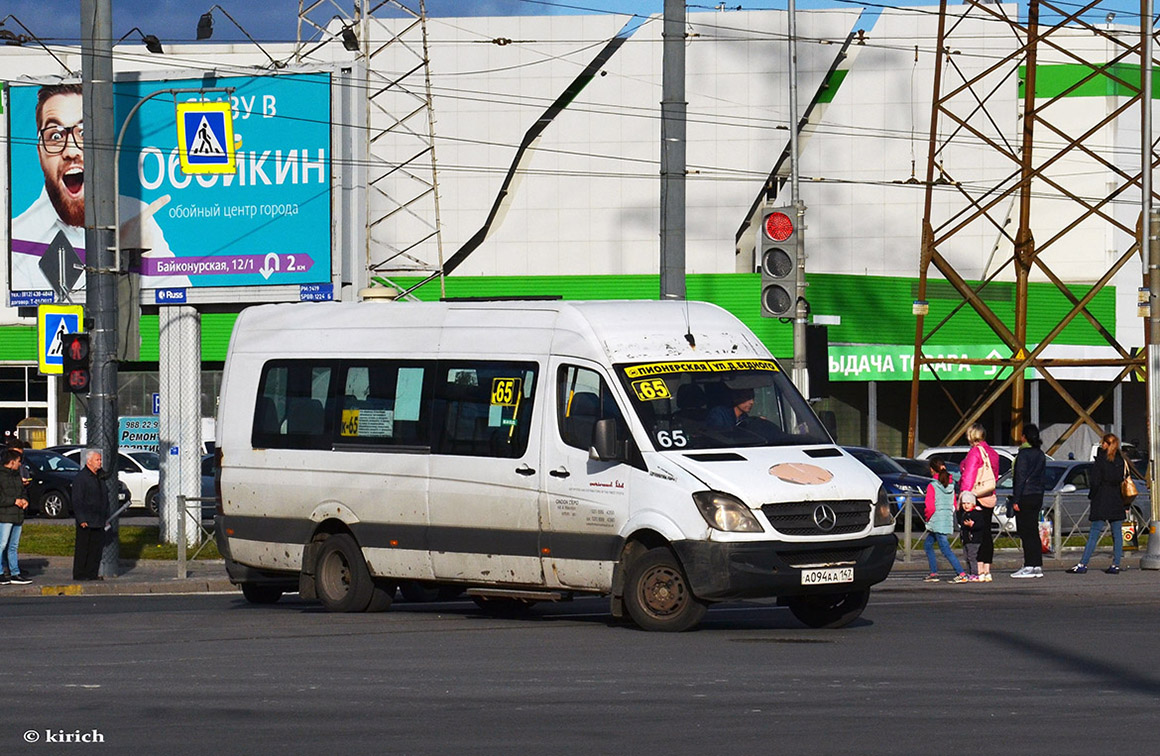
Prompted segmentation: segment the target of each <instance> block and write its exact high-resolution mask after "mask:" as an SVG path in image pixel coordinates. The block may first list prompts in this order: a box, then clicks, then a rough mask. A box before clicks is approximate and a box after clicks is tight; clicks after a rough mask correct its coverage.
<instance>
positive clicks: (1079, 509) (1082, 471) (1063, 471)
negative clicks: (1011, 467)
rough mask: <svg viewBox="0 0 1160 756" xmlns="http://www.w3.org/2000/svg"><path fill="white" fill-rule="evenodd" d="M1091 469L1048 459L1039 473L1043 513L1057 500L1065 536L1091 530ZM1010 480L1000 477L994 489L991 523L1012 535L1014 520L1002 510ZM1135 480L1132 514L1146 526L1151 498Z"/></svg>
mask: <svg viewBox="0 0 1160 756" xmlns="http://www.w3.org/2000/svg"><path fill="white" fill-rule="evenodd" d="M1091 469H1092V463H1091V462H1080V461H1077V460H1060V461H1057V460H1050V461H1048V463H1047V467H1046V468H1045V469H1044V471H1043V485H1044V487H1045V488H1046V490H1045V491H1044V493H1043V508H1044V509H1045V510H1046V509H1048V508H1049V507H1051V506H1052V505H1053V504H1054V503H1055V501H1056V499H1058V500H1059V506H1060V527H1061V528H1062V532H1063V533H1064V534H1065V535H1066V534H1067V533H1071V532H1072V531H1076V530H1079V531H1084V532H1086V531H1087V530H1088V529H1089V528H1090V527H1091V520H1089V519H1088V509H1089V508H1090V507H1091V500H1090V499H1089V498H1088V476H1089V475H1090V473H1091ZM1012 478H1013V473H1009V474H1007V475H1004V476H1002V477H1000V478H999V482H998V488H997V489H996V494H997V495H998V497H999V503H1000V505H999V506H997V507H995V520H996V521H997V522H998V523H999V529H1000V530H1002V531H1004V532H1008V533H1013V532H1015V518H1014V517H1010V518H1009V517H1007V507H1006V504H1007V503H1008V502H1009V501H1010V500H1011V490H1012V488H1013V483H1014V481H1013V480H1012ZM1135 481H1136V488H1137V489H1138V490H1139V492H1140V493H1139V494H1138V495H1137V496H1136V499H1135V501H1133V502H1132V507H1131V510H1132V515H1133V516H1134V517H1135V518H1136V522H1145V523H1146V522H1148V521H1149V520H1151V519H1152V497H1151V496H1150V492H1149V491H1148V484H1147V483H1146V482H1145V481H1144V480H1142V479H1140V478H1135Z"/></svg>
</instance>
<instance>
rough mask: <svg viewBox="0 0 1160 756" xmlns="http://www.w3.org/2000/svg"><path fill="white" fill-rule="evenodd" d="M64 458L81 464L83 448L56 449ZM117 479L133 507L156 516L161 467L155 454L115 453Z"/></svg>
mask: <svg viewBox="0 0 1160 756" xmlns="http://www.w3.org/2000/svg"><path fill="white" fill-rule="evenodd" d="M56 451H59V452H60V453H61V454H63V455H64V456H66V457H68V458H69V459H71V460H73V461H74V462H76V463H77V464H81V452H82V451H84V449H83V447H79V446H73V447H68V448H65V447H57V449H56ZM117 477H119V478H120V479H121V482H122V483H124V484H125V485H126V486H127V487H128V489H129V496H130V498H131V500H132V505H131V506H134V507H144V508H145V509H147V510H148V511H149V514H152V515H155V514H157V492H158V486H159V485H160V483H161V465H160V462H159V460H158V458H157V452H151V451H145V450H143V449H126V450H123V451H120V452H118V453H117Z"/></svg>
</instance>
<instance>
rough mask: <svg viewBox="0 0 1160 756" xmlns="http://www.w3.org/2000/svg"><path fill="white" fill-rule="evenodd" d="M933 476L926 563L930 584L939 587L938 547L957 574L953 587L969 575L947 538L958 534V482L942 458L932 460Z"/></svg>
mask: <svg viewBox="0 0 1160 756" xmlns="http://www.w3.org/2000/svg"><path fill="white" fill-rule="evenodd" d="M930 474H931V477H933V478H934V480H932V481H931V482H930V483H929V484H928V485H927V487H926V511H925V512H924V516H925V518H926V538H924V539H923V542H922V548H923V550H924V551H926V561H927V562H928V563H929V564H930V574H929V575H927V577H926V582H928V583H937V582H938V581H939V577H938V561H937V560H936V559H935V555H934V546H935V544H936V543H937V544H938V547H939V550H940V551H942V554H943V556H944V557H946V560H947V561H948V562H950V565H951V569H952V570H954V571H955V577H954V578H953V579H952V580H951V582H952V583H965V582H967V573H966V572H965V571H964V570H963V566H962V565H961V564H960V563H959V560H958V559H956V558H955V552H954V551H952V550H951V545H950V542H949V541H948V540H947V536H948V535H950V534H951V533H954V532H955V524H954V523H955V481H954V479H953V478H952V477H951V474H950V472H949V471H948V470H947V466H946V464H944V463H943V461H942V459H940V458H939V457H931V458H930Z"/></svg>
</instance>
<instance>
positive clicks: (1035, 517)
mask: <svg viewBox="0 0 1160 756" xmlns="http://www.w3.org/2000/svg"><path fill="white" fill-rule="evenodd" d="M1041 446H1043V440H1042V439H1041V438H1040V437H1039V426H1038V425H1035V424H1034V423H1027V425H1024V426H1023V446H1022V447H1021V448H1020V449H1019V454H1018V455H1017V456H1016V457H1015V475H1014V481H1013V483H1012V488H1011V508H1012V509H1013V510H1014V512H1015V530H1016V532H1018V533H1019V541H1020V543H1021V544H1022V545H1023V566H1022V567H1021V568H1019V569H1018V570H1016V571H1015V572H1013V573H1011V577H1013V578H1041V577H1043V545H1042V544H1041V543H1040V541H1039V510H1040V509H1042V508H1043V472H1044V470H1045V469H1046V467H1047V455H1045V454H1044V453H1043V449H1041V448H1040V447H1041ZM1008 514H1010V512H1008Z"/></svg>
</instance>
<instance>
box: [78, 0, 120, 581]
mask: <svg viewBox="0 0 1160 756" xmlns="http://www.w3.org/2000/svg"><path fill="white" fill-rule="evenodd" d="M81 45H82V48H81V89H82V93H83V96H84V119H85V142H86V143H87V145H88V147H89V149H87V150H86V151H85V274H86V275H85V278H86V289H87V291H86V293H85V305H86V309H87V310H88V313H89V315H90V316H91V319H92V323H93V325H92V328H91V329H89V333H90V335H91V339H92V341H91V344H92V390H91V392H90V394H89V413H88V420H89V422H88V433H89V444H88V445H89V447H91V448H97V449H100V450H101V456H102V458H103V460H104V466H105V470H106V471H108V472H109V473H111V477H110V480H111V481H112V482H111V484H110V485H109V486H108V492H109V500H108V502H107V505H106V506H107V511H108V512H109V513H112V512H114V511H116V503H117V477H116V469H117V362H116V359H115V356H116V354H117V292H116V287H117V281H116V273H115V271H114V269H113V254H114V248H115V247H116V243H117V242H116V237H115V234H116V222H117V219H116V215H115V214H114V213H115V209H114V202H115V197H116V191H117V188H116V186H114V185H113V176H114V170H115V168H114V155H113V150H112V149H110V148H111V147H112V146H113V141H114V135H113V9H112V2H111V0H81ZM111 524H112V527H111V528H110V529H109V530H107V531H106V536H105V547H104V550H103V551H102V552H101V571H100V574H101V575H103V576H114V575H116V574H117V563H118V561H119V560H120V556H121V545H120V533H119V528H118V525H117V522H116V521H113V522H112V523H111Z"/></svg>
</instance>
